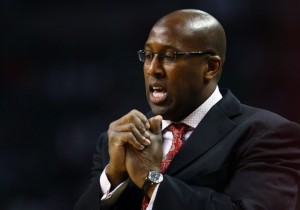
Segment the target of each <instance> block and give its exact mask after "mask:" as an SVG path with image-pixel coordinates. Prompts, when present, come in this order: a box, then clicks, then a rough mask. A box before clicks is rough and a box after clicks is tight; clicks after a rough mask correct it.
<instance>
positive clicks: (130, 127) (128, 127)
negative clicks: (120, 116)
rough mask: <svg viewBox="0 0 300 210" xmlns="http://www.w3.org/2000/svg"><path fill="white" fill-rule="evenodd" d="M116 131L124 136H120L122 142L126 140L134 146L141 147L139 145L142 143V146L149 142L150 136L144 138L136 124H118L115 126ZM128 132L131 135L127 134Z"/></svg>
mask: <svg viewBox="0 0 300 210" xmlns="http://www.w3.org/2000/svg"><path fill="white" fill-rule="evenodd" d="M117 133H119V135H120V136H122V137H123V136H125V137H126V138H124V137H123V138H122V141H123V142H128V143H130V144H132V145H134V147H135V148H138V147H139V148H141V147H140V145H141V144H143V145H144V146H147V145H149V144H150V139H149V138H150V136H149V137H148V138H146V137H145V136H144V135H142V134H141V132H140V131H139V130H138V129H137V128H136V126H135V125H134V124H133V123H127V124H124V125H120V126H118V128H117ZM129 133H130V134H131V135H129Z"/></svg>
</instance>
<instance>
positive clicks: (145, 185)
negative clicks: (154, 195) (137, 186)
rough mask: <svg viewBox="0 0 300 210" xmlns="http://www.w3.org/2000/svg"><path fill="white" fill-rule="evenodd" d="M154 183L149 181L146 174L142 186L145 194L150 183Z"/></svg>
mask: <svg viewBox="0 0 300 210" xmlns="http://www.w3.org/2000/svg"><path fill="white" fill-rule="evenodd" d="M153 184H154V183H153V182H151V181H150V180H149V179H148V176H147V177H146V180H145V182H144V184H143V186H142V190H143V192H144V194H145V195H147V192H148V190H149V188H150V187H151V185H153Z"/></svg>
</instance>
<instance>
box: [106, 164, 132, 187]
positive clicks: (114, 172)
mask: <svg viewBox="0 0 300 210" xmlns="http://www.w3.org/2000/svg"><path fill="white" fill-rule="evenodd" d="M105 173H106V176H107V178H108V179H109V181H110V183H111V186H112V188H115V187H116V186H117V185H119V184H120V183H121V182H123V181H124V180H126V179H127V178H128V173H127V171H121V170H118V169H115V168H114V167H112V166H111V165H110V164H108V165H107V167H106V168H105Z"/></svg>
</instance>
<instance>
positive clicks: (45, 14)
mask: <svg viewBox="0 0 300 210" xmlns="http://www.w3.org/2000/svg"><path fill="white" fill-rule="evenodd" d="M182 8H196V9H201V10H204V11H207V12H209V13H210V14H212V15H213V16H215V17H216V18H217V19H218V20H219V21H220V22H221V24H222V25H223V26H224V28H225V31H226V34H227V44H228V50H227V58H226V62H225V66H224V69H223V76H222V79H221V82H220V86H222V87H228V88H230V89H231V90H232V92H233V93H234V94H235V95H237V96H238V97H239V99H240V100H241V101H242V102H243V103H246V104H249V105H251V106H256V107H261V108H264V109H268V110H271V111H273V112H276V113H278V114H280V115H282V116H284V117H286V118H288V119H290V120H292V121H296V122H298V123H300V111H298V110H299V107H300V93H299V91H300V39H299V37H300V12H299V11H300V1H296V0H294V1H292V0H284V1H283V0H272V1H271V0H266V1H261V0H241V1H236V0H197V1H196V0H194V1H188V0H186V1H182V0H172V1H161V0H153V1H145V0H141V1H133V0H127V1H124V0H123V1H121V0H109V1H108V0H102V1H95V0H84V1H83V0H80V1H58V0H52V1H49V0H46V1H33V0H26V1H25V0H1V2H0V17H1V19H0V24H1V25H0V26H1V27H0V96H1V97H0V209H1V210H54V209H55V210H67V209H72V208H73V205H74V203H75V202H76V200H77V199H78V197H79V196H80V195H81V194H82V193H83V192H84V190H85V189H86V188H87V186H88V183H89V180H90V168H91V165H92V154H93V152H94V151H95V145H96V141H97V139H98V137H99V135H100V133H101V132H103V131H106V130H107V128H108V125H109V123H110V122H111V121H113V120H116V119H118V118H119V117H121V116H122V115H123V114H125V113H127V112H129V111H130V110H131V109H133V108H135V109H139V110H141V111H143V112H147V111H148V105H147V102H146V98H145V96H144V84H143V72H142V63H140V62H139V61H138V59H137V54H136V51H137V50H139V49H141V48H143V45H144V42H145V40H146V39H147V36H148V32H149V30H150V28H151V27H152V25H153V24H154V22H155V21H156V20H157V19H158V18H160V17H161V16H163V15H165V14H166V13H169V12H171V11H173V10H176V9H182Z"/></svg>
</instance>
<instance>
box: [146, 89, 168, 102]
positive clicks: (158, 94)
mask: <svg viewBox="0 0 300 210" xmlns="http://www.w3.org/2000/svg"><path fill="white" fill-rule="evenodd" d="M149 90H150V101H151V102H152V103H154V104H160V103H162V102H163V101H164V100H165V99H166V97H167V91H166V89H165V88H164V87H162V86H159V85H150V87H149Z"/></svg>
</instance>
